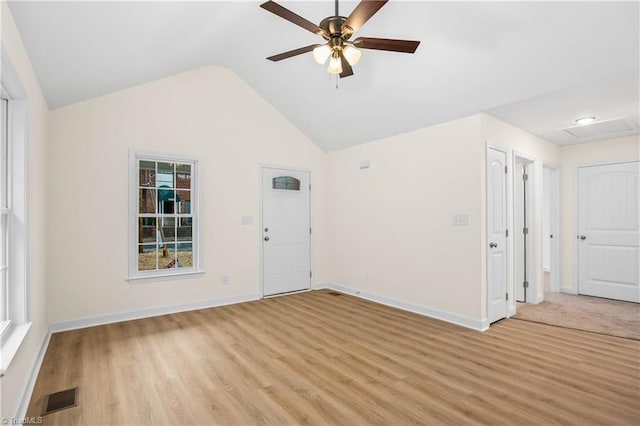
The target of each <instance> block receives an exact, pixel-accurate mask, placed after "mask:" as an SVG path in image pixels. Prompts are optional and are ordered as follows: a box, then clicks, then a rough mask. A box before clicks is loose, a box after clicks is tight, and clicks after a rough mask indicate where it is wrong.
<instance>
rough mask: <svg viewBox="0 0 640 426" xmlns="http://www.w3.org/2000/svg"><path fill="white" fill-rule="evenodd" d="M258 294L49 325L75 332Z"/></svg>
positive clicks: (230, 302) (248, 298)
mask: <svg viewBox="0 0 640 426" xmlns="http://www.w3.org/2000/svg"><path fill="white" fill-rule="evenodd" d="M261 298H262V295H260V294H258V293H253V294H246V295H242V296H233V297H223V298H220V299H212V300H205V301H202V302H193V303H184V304H181V305H169V306H159V307H154V308H146V309H141V310H138V311H129V312H119V313H115V314H106V315H97V316H93V317H85V318H79V319H75V320H69V321H60V322H55V323H52V324H51V332H52V333H57V332H60V331H68V330H76V329H79V328H87V327H94V326H96V325H105V324H112V323H115V322H122V321H130V320H136V319H141V318H149V317H155V316H158V315H166V314H175V313H177V312H185V311H194V310H196V309H206V308H214V307H216V306H224V305H233V304H235V303H242V302H250V301H252V300H258V299H261Z"/></svg>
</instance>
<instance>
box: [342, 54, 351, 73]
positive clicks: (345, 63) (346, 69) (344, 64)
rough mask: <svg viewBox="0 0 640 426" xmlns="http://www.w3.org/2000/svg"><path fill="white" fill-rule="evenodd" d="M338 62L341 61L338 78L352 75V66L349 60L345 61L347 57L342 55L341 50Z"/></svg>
mask: <svg viewBox="0 0 640 426" xmlns="http://www.w3.org/2000/svg"><path fill="white" fill-rule="evenodd" d="M340 62H341V63H342V72H341V73H340V78H345V77H349V76H350V75H353V68H352V67H351V64H350V63H349V61H347V58H345V57H344V55H343V54H342V52H341V53H340Z"/></svg>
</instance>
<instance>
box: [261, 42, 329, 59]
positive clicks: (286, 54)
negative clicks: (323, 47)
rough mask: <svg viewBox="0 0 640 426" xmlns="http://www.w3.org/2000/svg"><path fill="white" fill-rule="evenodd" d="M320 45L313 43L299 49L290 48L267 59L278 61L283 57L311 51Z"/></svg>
mask: <svg viewBox="0 0 640 426" xmlns="http://www.w3.org/2000/svg"><path fill="white" fill-rule="evenodd" d="M318 46H320V45H319V44H312V45H310V46H305V47H301V48H299V49H294V50H290V51H288V52H284V53H280V54H279V55H273V56H269V57H268V58H267V59H268V60H270V61H273V62H278V61H281V60H283V59H287V58H291V57H292V56H298V55H302V54H303V53H307V52H311V51H312V50H313V49H315V48H316V47H318Z"/></svg>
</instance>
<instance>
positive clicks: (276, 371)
mask: <svg viewBox="0 0 640 426" xmlns="http://www.w3.org/2000/svg"><path fill="white" fill-rule="evenodd" d="M639 354H640V342H638V341H634V340H628V339H622V338H616V337H610V336H604V335H598V334H593V333H588V332H582V331H577V330H569V329H562V328H558V327H552V326H547V325H543V324H535V323H530V322H525V321H517V320H505V321H502V322H500V323H497V324H494V325H493V326H492V327H491V329H490V330H489V331H487V332H485V333H480V332H477V331H473V330H468V329H465V328H462V327H457V326H455V325H452V324H448V323H444V322H441V321H437V320H433V319H430V318H426V317H423V316H420V315H416V314H412V313H407V312H404V311H400V310H396V309H393V308H390V307H386V306H382V305H378V304H375V303H371V302H368V301H364V300H361V299H358V298H355V297H352V296H347V295H342V296H333V295H330V294H329V293H328V292H327V291H313V292H307V293H302V294H295V295H291V296H286V297H278V298H271V299H266V300H260V301H256V302H249V303H242V304H237V305H232V306H226V307H219V308H212V309H203V310H198V311H191V312H185V313H179V314H173V315H165V316H161V317H155V318H148V319H142V320H137V321H128V322H122V323H117V324H111V325H105V326H100V327H93V328H87V329H82V330H75V331H68V332H64V333H56V334H54V335H53V337H52V339H51V343H50V346H49V348H48V350H47V353H46V356H45V359H44V363H43V366H42V369H41V371H40V373H39V376H38V380H37V383H36V386H35V390H34V393H33V397H32V400H31V404H30V406H29V410H28V416H38V415H40V410H41V408H42V400H43V396H44V395H45V394H47V393H51V392H56V391H59V390H63V389H66V388H71V387H75V386H79V388H80V392H79V406H78V407H74V408H70V409H67V410H64V411H60V412H57V413H53V414H50V415H48V416H45V417H44V422H45V424H60V425H74V424H81V425H93V424H114V425H124V424H150V425H161V424H220V425H227V424H237V425H252V424H279V425H284V424H321V425H327V424H344V425H365V424H396V425H400V424H431V425H439V424H456V425H461V424H492V425H497V424H509V425H525V424H536V425H543V424H544V425H549V424H574V425H591V424H601V425H632V424H635V425H637V424H638V422H639V420H640V371H639V367H640V365H639Z"/></svg>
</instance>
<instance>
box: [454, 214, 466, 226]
mask: <svg viewBox="0 0 640 426" xmlns="http://www.w3.org/2000/svg"><path fill="white" fill-rule="evenodd" d="M467 225H469V215H468V214H454V215H453V226H467Z"/></svg>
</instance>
